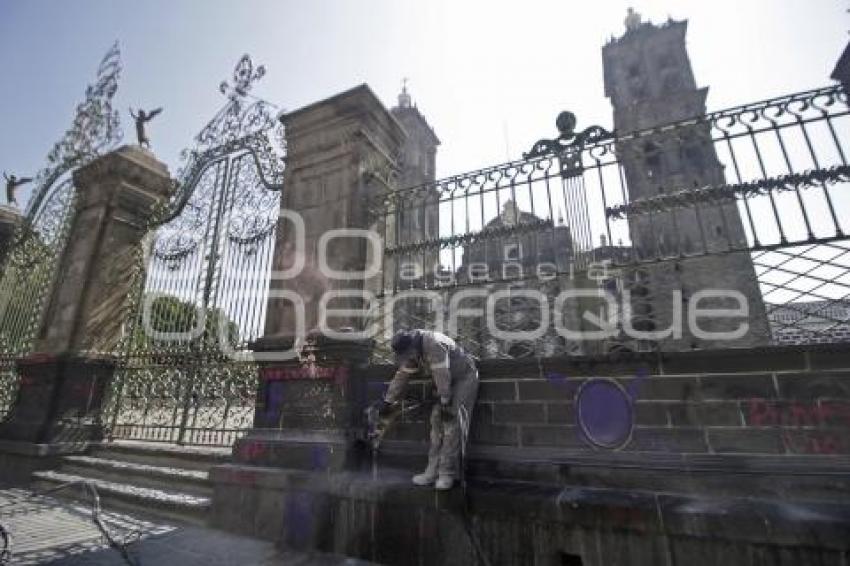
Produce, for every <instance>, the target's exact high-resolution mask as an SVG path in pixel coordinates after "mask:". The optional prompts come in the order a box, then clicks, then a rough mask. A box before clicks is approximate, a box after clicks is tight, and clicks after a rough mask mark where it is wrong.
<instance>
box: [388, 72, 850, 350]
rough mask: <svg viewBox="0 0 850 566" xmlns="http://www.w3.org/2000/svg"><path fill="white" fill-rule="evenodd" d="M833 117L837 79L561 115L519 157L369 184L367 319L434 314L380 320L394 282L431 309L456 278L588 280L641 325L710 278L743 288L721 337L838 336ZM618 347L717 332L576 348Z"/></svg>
mask: <svg viewBox="0 0 850 566" xmlns="http://www.w3.org/2000/svg"><path fill="white" fill-rule="evenodd" d="M848 113H850V111H848V106H847V95H846V94H845V92H844V91H843V89H842V87H841V86H831V87H826V88H821V89H816V90H811V91H806V92H801V93H796V94H791V95H787V96H782V97H777V98H774V99H770V100H765V101H761V102H756V103H751V104H746V105H742V106H738V107H734V108H730V109H727V110H722V111H719V112H712V113H709V114H706V115H703V116H696V117H693V118H692V119H688V120H683V121H679V122H676V123H671V124H665V125H661V126H658V127H655V128H651V129H647V130H643V131H637V132H609V131H607V130H605V129H604V128H601V127H598V126H592V127H589V128H586V129H584V130H582V131H578V130H576V128H575V125H576V120H575V118H574V117H573V116H572V115H571V114H570V113H563V114H562V115H561V116H559V118H558V121H557V126H558V128H559V131H560V135H559V136H558V137H556V138H554V139H549V140H546V139H544V140H541V141H539V142H537V143H536V144H534V146H533V147H532V149H531V151H529V152H528V153H526V154H525V155H524V158H523V159H522V160H519V161H514V162H510V163H505V164H502V165H498V166H494V167H489V168H485V169H480V170H477V171H471V172H469V173H465V174H462V175H455V176H452V177H448V178H446V179H441V180H437V181H434V182H430V183H426V184H423V185H420V186H416V187H411V188H406V189H401V190H398V191H395V192H392V193H389V194H386V195H383V196H381V197H380V198H379V199H377V200H375V201H374V202H373V203H372V211H373V214H374V219H375V226H376V229H377V230H379V231H380V233H381V235H382V237H383V239H384V242H385V249H384V267H385V269H384V273H383V276H382V279H381V281H380V283H379V284H378V285H377V287H378V289H377V293H378V295H379V296H381V297H382V298H383V301H384V303H387V304H388V305H389V306H386V305H383V304H382V305H381V306H380V307H379V308H378V309H377V310H376V319H377V320H379V322H380V321H383V320H384V319H387V320H389V319H390V318H392V319H393V320H394V322H393V323H392V324H391V325H388V324H383V323H381V331H382V333H383V337H384V339H386V338H387V337H388V336H389V335H390V334H391V332H392V330H393V329H394V328H395V327H398V326H410V325H425V326H428V325H432V326H433V324H434V320H435V315H436V313H434V312H433V309H430V311H429V307H428V306H425V307H424V308H423V307H422V306H421V305H419V306H416V305H413V306H411V305H408V306H407V307H405V308H404V309H402V310H403V312H401V313H400V314H399V316H395V317H386V316H385V315H386V311H387V310H388V309H394V308H396V305H397V301H393V300H391V299H392V297H394V296H398V295H401V294H404V293H405V292H406V291H408V290H433V291H435V292H437V293H439V294H440V295H441V297H442V301H441V303H442V304H444V305H445V304H448V303H450V302H451V298H452V296H453V295H454V294H456V293H457V292H458V290H460V289H462V288H464V287H476V288H482V287H483V288H487V289H489V290H490V291H491V292H492V291H494V290H498V289H502V290H508V292H510V290H511V289H522V288H529V287H531V288H535V289H542V288H544V287H546V285H548V286H549V290H548V292H549V293H550V295H551V294H553V293H555V294H556V293H557V292H559V291H561V290H563V289H566V288H575V287H585V288H601V289H603V290H604V291H606V292H609V293H610V294H611V295H612V296H615V297H617V298H618V307H617V308H616V309H612V310H613V311H614V312H611V313H609V316H610V317H612V318H613V319H616V320H617V324H618V325H620V326H622V325H623V324H624V318H629V319H630V320H629V323H630V324H631V325H632V326H638V327H639V326H640V325H641V324H643V325H644V326H643V327H644V329H645V330H653V329H655V328H658V327H664V325H665V324H666V320H667V319H669V317H670V316H669V313H667V312H664V311H665V309H664V308H662V307H661V306H660V302H661V301H662V297H661V295H665V294H670V293H671V292H672V291H674V290H676V289H679V290H682V289H685V290H686V291H685V292H686V293H688V292H690V293H694V292H696V291H697V290H698V289H699V288H703V287H705V288H708V287H712V286H713V285H714V286H715V287H716V286H718V285H720V286H723V285H725V286H726V287H728V288H730V289H734V290H737V291H740V292H742V294H743V295H744V296H745V297H746V298H747V299H749V300H750V316H751V318H750V323H751V326H752V327H753V328H754V329H755V330H754V332H753V334H754V337H753V339H752V340H750V341H746V340H744V341H738V342H736V343H734V344H732V345H738V346H754V345H760V344H765V343H770V342H774V343H788V342H790V341H832V340H844V339H846V330H847V325H848V320H850V319H848V311H847V309H846V298H847V296H848V293H850V256H848V255H847V253H846V251H847V249H848V243H847V241H846V233H847V228H848V225H847V223H848V222H849V221H848V219H847V215H846V212H845V213H844V214H842V212H843V211H847V210H850V193H848V190H847V181H848V180H850V177H848V175H850V168H848V164H847V161H846V155H845V149H844V148H845V147H846V146H847V141H848V136H850V121H848ZM600 270H601V272H600ZM547 282H548V283H547ZM688 287H690V289H687V288H688ZM626 291H627V292H628V293H626ZM626 294H628V296H629V297H628V300H627V301H625V302H624V301H623V297H624V295H626ZM420 300H421V299H420ZM664 300H667V299H664ZM550 305H551V303H550ZM479 306H480V305H479ZM494 310H495V314H496V319H497V320H496V322H497V326H499V327H500V328H504V329H505V330H515V329H518V328H523V327H526V326H529V323H528V321H526V320H525V319H527V318H529V317H528V316H527V314H528V310H529V303H528V302H525V301H522V300H517V299H516V298H513V297H510V296H508V297H507V298H506V299H505V300H503V301H502V307H501V308H496V309H494ZM667 310H669V308H668V309H667ZM789 312H796V313H797V316H789V314H788V313H789ZM491 314H492V313H491ZM531 318H533V316H532V317H531ZM390 326H392V328H391V327H390ZM530 327H531V328H534V324H533V321H532V323H531V324H530ZM458 332H459V334H461V336H460V338H461V340H462V341H465V342H466V343H467V344H468V346H469V347H470V348H471V349H472V350H473V351H475V352H476V353H478V354H479V355H482V356H496V357H499V356H512V355H516V354H520V355H548V354H551V353H552V352H553V351H558V352H560V353H568V354H569V353H573V352H576V353H577V350H575V349H571V348H570V344H566V343H564V342H565V341H560V343H559V341H558V337H557V336H554V335H551V336H549V335H547V336H544V337H543V339H541V340H538V341H537V342H538V343H537V344H528V343H526V344H524V345H522V344H520V345H521V346H524V347H521V348H519V349H516V348H515V347H516V346H517V344H511V343H507V342H505V341H498V340H493V339H492V337H491V336H490V335H489V334H490V333H488V332H487V331H486V330H482V328H480V326H478V327H476V325H475V324H471V325H467V327H466V328H465V329H459V331H458ZM547 340H549V342H548V343H547ZM488 342H489V344H488ZM626 342H628V343H626ZM622 347H628V348H637V349H648V348H661V349H664V348H668V347H669V348H671V349H684V348H692V347H716V345H714V344H707V343H705V342H699V341H696V340H693V339H690V338H689V337H687V336H685V337H684V338H683V339H682V340H679V341H678V343H674V342H671V341H667V342H666V343H665V342H663V341H653V340H648V341H634V340H631V341H624V340H623V339H622V338H616V339H613V340H609V341H608V343H607V344H602V345H597V347H596V348H595V349H593V348H591V351H593V352H603V353H604V352H606V351H611V350H612V349H617V348H622ZM583 353H589V352H588V350H587V349H585V350H583Z"/></svg>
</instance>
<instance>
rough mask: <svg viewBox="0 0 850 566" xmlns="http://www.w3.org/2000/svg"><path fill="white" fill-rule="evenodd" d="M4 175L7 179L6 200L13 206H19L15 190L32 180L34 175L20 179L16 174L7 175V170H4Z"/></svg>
mask: <svg viewBox="0 0 850 566" xmlns="http://www.w3.org/2000/svg"><path fill="white" fill-rule="evenodd" d="M3 177H4V178H5V179H6V202H8V203H9V204H10V205H11V206H15V207H17V206H18V201H17V199H15V191H16V190H17V189H18V187H20V186H21V185H26V184H27V183H29V182H30V181H32V177H24V178H23V179H18V178H17V177H16V176H14V175H7V174H6V172H5V171H3Z"/></svg>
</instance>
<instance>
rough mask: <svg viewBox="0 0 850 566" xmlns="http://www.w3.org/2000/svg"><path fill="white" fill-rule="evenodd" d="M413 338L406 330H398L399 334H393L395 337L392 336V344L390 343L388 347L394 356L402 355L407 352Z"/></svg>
mask: <svg viewBox="0 0 850 566" xmlns="http://www.w3.org/2000/svg"><path fill="white" fill-rule="evenodd" d="M413 338H414V333H413V332H410V331H408V330H400V331H399V332H396V333H395V336H393V340H392V342H390V347H391V348H392V349H393V352H395V353H396V354H403V353H405V352H407V351H408V350H409V349H410V347H411V346H412V345H413Z"/></svg>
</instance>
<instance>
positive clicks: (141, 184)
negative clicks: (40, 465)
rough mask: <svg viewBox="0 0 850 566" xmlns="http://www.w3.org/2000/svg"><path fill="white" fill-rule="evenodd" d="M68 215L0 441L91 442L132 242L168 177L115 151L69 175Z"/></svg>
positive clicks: (124, 299)
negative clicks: (72, 196)
mask: <svg viewBox="0 0 850 566" xmlns="http://www.w3.org/2000/svg"><path fill="white" fill-rule="evenodd" d="M74 185H75V187H76V190H77V199H76V210H75V211H74V216H73V219H72V223H71V228H70V233H69V237H68V243H67V244H66V247H65V249H64V250H63V252H62V256H61V258H60V260H59V265H58V269H57V275H56V280H55V284H54V287H53V290H52V294H51V296H50V300H49V302H48V307H47V309H46V310H45V314H44V317H43V319H42V321H41V325H40V330H39V333H38V335H37V338H36V346H35V353H34V354H32V355H31V356H29V357H27V358H25V359H22V360H19V362H18V369H19V373H20V375H21V383H20V388H19V391H18V397H17V399H16V402H15V405H14V407H13V409H12V411H11V413H10V416H9V418H7V420H6V421H4V422H3V423H2V424H0V439H3V440H12V441H22V442H30V443H39V444H41V443H65V442H75V443H77V442H85V441H89V440H97V439H99V438H100V436H101V435H102V427H101V422H100V405H101V400H102V397H103V393H104V391H105V389H106V387H107V385H108V383H109V381H110V379H111V377H112V374H113V372H114V369H115V359H114V357H113V355H112V353H113V352H114V349H115V346H116V345H117V343H118V341H119V340H120V338H121V328H122V324H123V323H124V322H125V319H126V317H127V316H129V313H128V312H127V311H128V307H129V299H130V296H131V294H132V286H133V283H134V275H133V274H134V271H135V267H136V265H137V254H138V251H139V245H140V243H141V240H142V238H143V237H144V235H145V231H146V227H147V223H148V220H149V218H150V214H151V213H152V208H153V206H154V205H155V204H157V203H159V202H162V201H163V200H165V199H166V198H167V197H168V195H169V192H170V191H171V187H172V181H171V177H170V175H169V173H168V169H167V168H166V166H165V165H164V164H162V163H160V162H159V161H158V160H157V159H156V158H155V157H154V156H153V154H151V153H150V152H149V151H147V150H145V149H142V148H141V147H137V146H124V147H121V148H119V149H118V150H116V151H113V152H112V153H109V154H107V155H104V156H102V157H100V158H98V159H96V160H94V161H92V162H91V163H89V164H88V165H86V166H85V167H82V168H80V169H78V170H77V171H75V172H74Z"/></svg>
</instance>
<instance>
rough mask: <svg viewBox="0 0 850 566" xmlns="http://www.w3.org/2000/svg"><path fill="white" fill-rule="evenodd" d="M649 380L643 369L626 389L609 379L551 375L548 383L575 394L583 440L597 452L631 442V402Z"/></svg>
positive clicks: (632, 406) (632, 402)
mask: <svg viewBox="0 0 850 566" xmlns="http://www.w3.org/2000/svg"><path fill="white" fill-rule="evenodd" d="M648 376H649V372H648V371H647V370H646V369H645V368H641V369H639V370H638V372H637V374H636V375H635V379H632V380H629V382H628V384H627V386H626V387H624V386H623V385H622V384H621V383H620V382H619V381H617V380H615V379H612V378H602V377H591V378H589V379H586V380H584V381H581V380H579V379H569V378H568V377H567V376H564V375H562V374H559V373H550V374H548V375H547V376H546V378H547V380H548V381H549V382H550V383H551V384H553V385H554V386H555V387H558V388H559V389H562V390H565V391H566V392H567V393H568V394H569V395H572V394H573V391H574V390H575V396H574V399H575V407H576V420H577V421H578V425H579V430H580V431H581V434H582V436H584V438H585V439H586V440H587V441H588V442H590V443H591V444H593V445H594V446H597V447H599V448H606V449H609V450H617V449H620V448H623V447H625V446H626V445H627V444H628V443H629V442H630V441H631V439H632V434H633V432H634V426H635V414H634V413H635V410H634V402H635V400H636V399H637V397H638V393H639V392H640V388H641V385H642V384H643V382H644V381H645V380H646V378H647V377H648Z"/></svg>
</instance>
